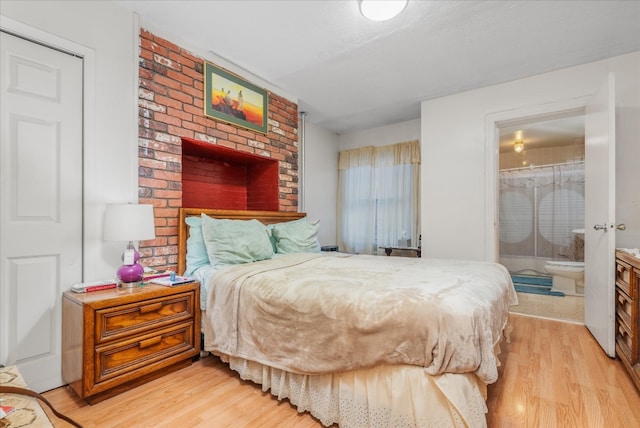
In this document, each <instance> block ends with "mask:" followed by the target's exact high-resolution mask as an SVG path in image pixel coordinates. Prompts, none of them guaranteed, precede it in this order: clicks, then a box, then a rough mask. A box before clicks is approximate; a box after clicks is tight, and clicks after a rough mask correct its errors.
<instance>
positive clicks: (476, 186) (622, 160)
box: [421, 52, 640, 260]
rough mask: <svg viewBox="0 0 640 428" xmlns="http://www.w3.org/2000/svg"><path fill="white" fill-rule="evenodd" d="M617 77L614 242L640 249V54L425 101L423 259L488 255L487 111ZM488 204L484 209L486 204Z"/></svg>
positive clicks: (568, 94) (580, 90) (550, 99)
mask: <svg viewBox="0 0 640 428" xmlns="http://www.w3.org/2000/svg"><path fill="white" fill-rule="evenodd" d="M609 71H613V72H615V74H616V99H617V102H616V105H617V108H616V116H617V117H616V132H617V142H616V144H617V146H616V147H617V149H616V161H617V167H616V184H617V185H616V193H617V202H616V210H617V219H616V221H617V222H618V223H626V225H627V230H626V231H624V232H617V234H616V240H617V242H616V243H617V246H618V247H639V246H640V201H639V197H640V192H638V183H640V168H638V159H640V144H639V143H638V141H639V140H638V138H639V136H640V52H636V53H632V54H628V55H623V56H619V57H614V58H610V59H607V60H603V61H598V62H594V63H590V64H586V65H582V66H578V67H571V68H567V69H563V70H558V71H554V72H551V73H546V74H542V75H539V76H535V77H531V78H527V79H521V80H517V81H513V82H509V83H504V84H501V85H495V86H491V87H487V88H482V89H477V90H473V91H468V92H463V93H459V94H455V95H451V96H448V97H443V98H438V99H434V100H429V101H424V102H423V103H422V113H421V124H422V127H421V148H422V153H421V154H422V175H421V192H422V193H421V196H422V201H421V203H422V210H421V211H422V221H421V223H422V251H423V256H425V257H454V258H465V259H473V260H493V257H494V255H493V254H488V253H487V247H486V240H487V239H492V236H486V235H488V234H487V233H485V232H486V225H487V224H488V222H489V223H491V222H493V218H488V217H489V215H488V214H487V213H488V212H489V213H490V212H491V209H490V207H487V206H486V204H487V200H486V194H487V190H486V184H487V182H486V179H487V174H488V171H486V170H485V169H486V168H485V162H486V160H487V158H488V157H489V155H490V154H488V153H487V147H491V145H487V144H486V141H485V135H486V132H487V129H486V126H487V118H488V117H489V116H491V115H494V114H497V113H500V112H506V111H509V110H519V109H523V108H525V107H529V106H543V105H545V104H548V103H562V102H567V100H573V99H577V98H580V97H587V96H589V95H592V94H593V93H595V91H596V90H597V89H598V88H599V87H600V86H601V85H602V83H603V82H604V80H605V77H606V75H607V73H608V72H609ZM488 208H489V209H488Z"/></svg>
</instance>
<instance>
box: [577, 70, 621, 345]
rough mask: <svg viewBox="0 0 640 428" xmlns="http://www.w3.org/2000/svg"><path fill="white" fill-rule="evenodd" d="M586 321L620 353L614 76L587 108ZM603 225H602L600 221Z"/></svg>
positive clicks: (603, 343)
mask: <svg viewBox="0 0 640 428" xmlns="http://www.w3.org/2000/svg"><path fill="white" fill-rule="evenodd" d="M585 165H586V169H585V180H586V185H585V286H584V316H585V324H586V326H587V328H588V329H589V331H591V334H593V336H594V337H595V338H596V340H597V341H598V343H599V344H600V346H602V348H603V349H604V351H605V352H606V353H607V355H609V356H611V357H615V325H614V322H615V306H614V300H615V298H614V297H615V296H614V293H615V278H614V272H615V266H614V263H615V228H614V227H613V225H615V76H614V74H613V73H609V75H608V76H607V78H606V80H605V82H604V83H603V85H602V86H601V87H600V89H599V90H598V92H597V93H596V94H595V95H594V97H593V98H592V99H591V101H590V102H589V103H588V104H587V106H586V109H585ZM600 226H601V227H600Z"/></svg>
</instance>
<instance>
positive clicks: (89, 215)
mask: <svg viewBox="0 0 640 428" xmlns="http://www.w3.org/2000/svg"><path fill="white" fill-rule="evenodd" d="M0 11H1V13H2V17H3V19H4V20H3V28H5V29H8V30H11V31H12V32H14V33H18V34H22V35H25V36H26V37H27V38H33V35H34V34H36V35H37V38H39V39H41V40H44V41H45V42H50V41H52V40H53V41H54V44H58V43H60V44H62V45H64V46H63V47H65V48H66V49H67V50H71V51H77V52H74V53H80V54H83V55H85V70H86V72H85V88H84V92H85V95H84V102H85V106H84V115H85V121H84V127H85V139H84V150H85V153H84V170H85V174H84V279H85V280H93V279H108V278H113V277H114V276H115V271H116V269H117V267H118V266H119V265H120V254H121V252H122V250H123V248H124V244H123V243H121V242H120V243H115V242H114V243H107V242H104V241H103V240H102V218H103V212H104V206H105V204H106V203H108V202H136V201H137V188H138V149H137V147H138V143H137V135H138V128H137V116H138V114H137V75H138V74H137V53H138V51H137V41H138V29H137V26H136V21H135V17H134V15H133V14H132V13H131V12H128V11H126V10H123V9H122V8H121V7H119V6H117V5H116V4H115V3H112V2H93V1H91V2H80V1H7V0H3V1H2V8H1V9H0ZM7 18H9V19H7Z"/></svg>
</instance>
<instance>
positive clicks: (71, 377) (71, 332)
mask: <svg viewBox="0 0 640 428" xmlns="http://www.w3.org/2000/svg"><path fill="white" fill-rule="evenodd" d="M199 355H200V284H199V283H198V282H194V283H189V284H183V285H179V286H175V287H164V286H162V285H154V284H148V285H146V286H144V287H140V288H130V289H123V288H116V289H111V290H104V291H95V292H91V293H74V292H71V291H67V292H65V293H64V294H63V296H62V378H63V379H64V381H65V382H67V383H68V384H69V386H70V387H71V388H72V389H73V390H74V391H75V392H76V393H77V394H78V395H79V396H80V397H82V398H84V399H85V400H87V401H88V402H90V403H94V402H98V401H101V400H103V399H105V398H109V397H111V396H113V395H116V394H118V393H120V392H122V391H124V390H126V389H130V388H132V387H135V386H137V385H139V384H141V383H144V382H147V381H149V380H151V379H154V378H156V377H159V376H162V375H164V374H166V373H167V372H169V371H171V370H175V369H178V368H182V367H185V366H188V365H190V364H191V362H192V360H193V358H194V357H197V356H199Z"/></svg>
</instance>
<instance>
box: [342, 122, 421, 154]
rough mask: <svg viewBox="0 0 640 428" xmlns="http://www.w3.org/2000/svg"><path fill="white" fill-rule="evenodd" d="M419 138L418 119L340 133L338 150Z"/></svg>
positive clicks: (383, 144)
mask: <svg viewBox="0 0 640 428" xmlns="http://www.w3.org/2000/svg"><path fill="white" fill-rule="evenodd" d="M419 139H420V119H413V120H408V121H405V122H398V123H394V124H392V125H387V126H380V127H377V128H370V129H365V130H363V131H355V132H351V133H347V134H342V135H340V140H339V141H340V151H344V150H352V149H357V148H359V147H366V146H387V145H389V144H396V143H404V142H405V141H413V140H419Z"/></svg>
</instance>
